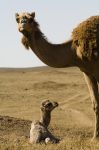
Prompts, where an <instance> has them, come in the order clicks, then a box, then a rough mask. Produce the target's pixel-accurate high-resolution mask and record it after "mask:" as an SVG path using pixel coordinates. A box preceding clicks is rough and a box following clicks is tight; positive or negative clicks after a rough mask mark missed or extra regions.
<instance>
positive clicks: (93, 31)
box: [72, 16, 99, 60]
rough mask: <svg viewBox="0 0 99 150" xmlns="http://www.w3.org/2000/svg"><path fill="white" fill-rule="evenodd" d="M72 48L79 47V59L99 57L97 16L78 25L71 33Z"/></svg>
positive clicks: (98, 22)
mask: <svg viewBox="0 0 99 150" xmlns="http://www.w3.org/2000/svg"><path fill="white" fill-rule="evenodd" d="M72 37H73V47H74V48H77V46H80V49H79V50H80V53H81V55H82V56H81V57H82V59H83V58H87V60H92V59H96V58H97V57H99V56H98V55H99V50H98V49H99V16H92V17H90V18H89V19H87V20H86V21H84V22H82V23H80V24H79V25H78V27H76V28H75V29H74V30H73V32H72Z"/></svg>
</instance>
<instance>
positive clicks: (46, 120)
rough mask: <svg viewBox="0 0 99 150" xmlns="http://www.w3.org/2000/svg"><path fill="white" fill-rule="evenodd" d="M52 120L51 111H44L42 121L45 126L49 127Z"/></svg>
mask: <svg viewBox="0 0 99 150" xmlns="http://www.w3.org/2000/svg"><path fill="white" fill-rule="evenodd" d="M50 120H51V113H50V112H42V114H41V119H40V122H41V123H42V124H43V125H44V126H45V127H48V125H49V124H50Z"/></svg>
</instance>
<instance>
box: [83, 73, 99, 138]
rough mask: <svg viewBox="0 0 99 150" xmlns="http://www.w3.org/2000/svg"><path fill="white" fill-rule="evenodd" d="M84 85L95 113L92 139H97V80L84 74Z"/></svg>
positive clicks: (98, 102)
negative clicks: (85, 84) (86, 87)
mask: <svg viewBox="0 0 99 150" xmlns="http://www.w3.org/2000/svg"><path fill="white" fill-rule="evenodd" d="M84 76H85V80H86V83H87V85H88V89H89V92H90V97H91V101H92V106H93V110H94V113H95V130H94V136H93V139H99V93H98V82H97V80H96V79H95V78H94V77H93V76H91V75H89V74H86V73H84Z"/></svg>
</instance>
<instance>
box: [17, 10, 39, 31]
mask: <svg viewBox="0 0 99 150" xmlns="http://www.w3.org/2000/svg"><path fill="white" fill-rule="evenodd" d="M15 17H16V21H17V23H18V30H19V31H20V32H21V33H23V34H24V33H31V32H33V31H35V30H36V29H37V23H36V22H35V20H34V18H35V12H32V13H27V12H23V13H20V14H19V13H16V14H15Z"/></svg>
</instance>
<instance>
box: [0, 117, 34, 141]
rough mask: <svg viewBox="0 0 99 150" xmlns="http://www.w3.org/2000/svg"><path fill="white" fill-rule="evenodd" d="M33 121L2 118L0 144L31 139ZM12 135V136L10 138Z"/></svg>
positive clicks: (0, 122) (0, 118) (0, 121)
mask: <svg viewBox="0 0 99 150" xmlns="http://www.w3.org/2000/svg"><path fill="white" fill-rule="evenodd" d="M30 124H31V121H29V120H22V119H17V118H14V117H9V116H0V142H6V141H7V140H10V139H9V138H11V140H12V141H13V140H16V139H17V138H19V139H20V138H29V130H30ZM9 135H10V136H9Z"/></svg>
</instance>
